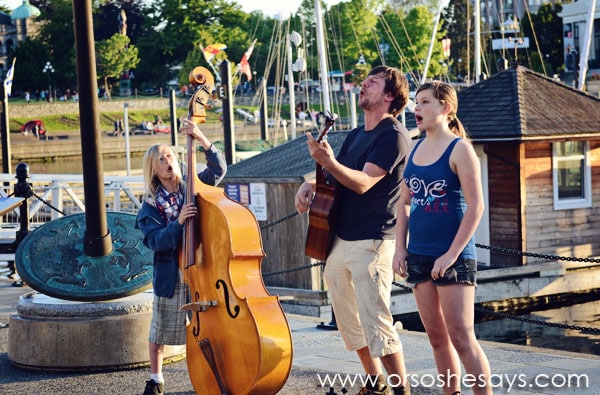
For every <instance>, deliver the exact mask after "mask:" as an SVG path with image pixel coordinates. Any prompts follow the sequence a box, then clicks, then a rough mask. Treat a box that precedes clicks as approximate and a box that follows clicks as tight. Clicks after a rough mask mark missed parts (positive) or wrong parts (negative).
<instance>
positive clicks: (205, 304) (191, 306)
mask: <svg viewBox="0 0 600 395" xmlns="http://www.w3.org/2000/svg"><path fill="white" fill-rule="evenodd" d="M216 305H217V301H216V300H208V301H201V302H191V303H186V304H184V305H183V306H181V310H183V311H194V312H203V311H206V310H208V308H209V307H215V306H216Z"/></svg>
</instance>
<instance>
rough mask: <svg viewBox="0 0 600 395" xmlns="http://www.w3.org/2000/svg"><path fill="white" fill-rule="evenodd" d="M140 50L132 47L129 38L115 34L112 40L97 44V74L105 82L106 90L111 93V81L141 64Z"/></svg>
mask: <svg viewBox="0 0 600 395" xmlns="http://www.w3.org/2000/svg"><path fill="white" fill-rule="evenodd" d="M139 61H140V60H139V58H138V49H137V48H136V47H135V46H134V45H131V44H130V42H129V37H127V36H124V35H122V34H120V33H115V34H114V35H113V36H112V37H111V38H109V39H106V40H103V41H99V42H96V62H97V63H98V66H97V73H98V76H99V77H100V78H102V80H103V81H104V89H105V90H106V91H107V92H110V89H109V85H108V82H109V79H110V78H115V79H116V78H118V77H119V76H121V75H122V74H123V72H127V74H129V70H131V69H135V67H136V66H137V64H138V63H139Z"/></svg>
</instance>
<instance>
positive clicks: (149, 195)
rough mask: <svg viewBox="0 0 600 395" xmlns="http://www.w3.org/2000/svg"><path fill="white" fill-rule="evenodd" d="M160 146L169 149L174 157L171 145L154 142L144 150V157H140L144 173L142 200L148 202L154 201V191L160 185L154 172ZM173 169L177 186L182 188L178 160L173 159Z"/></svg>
mask: <svg viewBox="0 0 600 395" xmlns="http://www.w3.org/2000/svg"><path fill="white" fill-rule="evenodd" d="M161 148H166V149H168V150H169V151H171V155H172V156H173V157H174V158H176V157H177V156H176V155H175V152H174V151H173V149H172V148H171V147H169V146H168V145H166V144H155V145H153V146H151V147H150V148H148V149H147V150H146V153H145V154H144V158H143V159H142V166H143V173H144V188H145V190H144V200H146V201H149V202H154V201H155V199H156V191H157V190H158V187H159V186H160V180H159V179H158V177H157V175H156V173H157V170H156V169H157V168H158V165H159V163H160V150H161ZM173 171H174V172H175V174H176V176H177V181H178V182H179V186H180V188H181V189H183V188H184V186H185V182H184V180H183V176H182V175H181V167H180V166H179V162H177V161H175V162H174V163H173Z"/></svg>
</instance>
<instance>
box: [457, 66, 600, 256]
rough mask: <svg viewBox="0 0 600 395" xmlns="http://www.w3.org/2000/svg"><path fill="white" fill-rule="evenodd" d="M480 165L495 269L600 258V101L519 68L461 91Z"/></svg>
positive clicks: (461, 106) (461, 114)
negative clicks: (562, 258) (555, 257)
mask: <svg viewBox="0 0 600 395" xmlns="http://www.w3.org/2000/svg"><path fill="white" fill-rule="evenodd" d="M458 97H459V109H458V117H459V119H460V120H461V121H462V123H463V124H464V126H465V128H466V129H467V131H468V134H469V136H470V137H471V139H472V141H473V144H474V145H475V147H476V149H477V151H478V153H479V154H480V159H481V161H482V173H483V174H482V178H483V183H484V191H485V192H486V198H487V199H486V213H485V215H484V217H485V218H484V221H482V225H484V226H485V227H486V228H487V229H482V230H481V229H480V231H482V234H483V235H484V237H483V239H484V240H485V237H486V235H485V232H486V231H487V238H488V239H487V240H486V241H489V245H490V246H491V247H496V248H499V249H502V248H506V249H510V250H512V251H522V252H528V253H532V254H539V255H542V256H533V257H526V256H523V255H521V254H514V253H508V254H507V253H505V252H502V251H499V250H498V249H492V251H491V253H490V255H489V265H490V267H508V266H519V265H524V264H526V263H534V262H543V261H549V260H552V259H550V257H548V255H558V256H566V257H580V258H586V257H595V256H599V255H600V237H598V235H599V234H600V215H599V214H600V99H599V98H597V97H594V96H591V95H589V94H587V93H585V92H582V91H579V90H576V89H573V88H571V87H569V86H567V85H564V84H563V83H561V82H559V81H555V80H553V79H551V78H547V77H545V76H543V75H541V74H538V73H535V72H533V71H531V70H528V69H526V68H524V67H521V66H516V67H511V68H509V69H507V70H505V71H503V72H501V73H498V74H496V75H494V76H492V77H491V78H489V79H487V80H484V81H482V82H480V83H478V84H476V85H473V86H471V87H469V88H466V89H464V90H462V91H460V92H459V95H458Z"/></svg>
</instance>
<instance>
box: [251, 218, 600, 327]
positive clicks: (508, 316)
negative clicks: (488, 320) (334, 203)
mask: <svg viewBox="0 0 600 395" xmlns="http://www.w3.org/2000/svg"><path fill="white" fill-rule="evenodd" d="M296 215H298V212H296V211H295V212H293V213H291V214H288V215H286V216H285V217H282V218H280V219H278V220H276V221H273V222H271V223H269V224H267V225H264V226H262V227H261V230H264V229H267V228H269V227H271V226H274V225H277V224H279V223H281V222H284V221H287V220H288V219H290V218H293V217H295V216H296ZM475 246H477V247H479V248H483V249H487V250H491V251H496V252H499V253H502V254H507V255H521V256H527V257H533V258H542V259H546V260H556V261H568V262H591V263H600V259H594V258H577V257H565V256H558V255H549V254H536V253H531V252H524V251H517V250H513V249H510V248H500V247H492V246H486V245H482V244H475ZM315 266H325V262H317V263H314V264H311V265H304V266H297V267H294V268H290V269H285V270H278V271H274V272H268V273H263V276H264V277H269V276H275V275H278V274H283V273H290V272H295V271H299V270H305V269H310V268H313V267H315ZM392 284H394V285H395V286H397V287H400V288H403V289H405V290H409V291H411V292H412V288H410V287H407V286H405V285H402V284H400V283H398V282H396V281H393V282H392ZM475 311H477V312H479V313H482V314H486V315H488V316H493V317H496V318H500V319H502V318H506V319H511V320H515V321H521V322H526V323H529V324H536V325H543V326H548V327H555V328H561V329H571V330H576V331H580V332H583V333H588V334H600V328H593V327H585V326H579V325H570V324H559V323H554V322H546V321H540V320H535V319H531V318H525V317H519V316H516V315H513V314H508V313H501V312H497V311H493V310H490V309H487V308H484V307H480V306H475Z"/></svg>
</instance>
